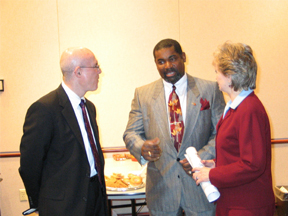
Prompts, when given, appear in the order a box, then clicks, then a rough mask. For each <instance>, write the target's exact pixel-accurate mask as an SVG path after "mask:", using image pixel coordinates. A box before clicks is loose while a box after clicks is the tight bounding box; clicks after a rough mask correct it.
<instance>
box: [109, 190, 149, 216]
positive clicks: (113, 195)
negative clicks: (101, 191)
mask: <svg viewBox="0 0 288 216" xmlns="http://www.w3.org/2000/svg"><path fill="white" fill-rule="evenodd" d="M107 195H108V209H109V215H110V216H111V215H112V214H111V212H112V209H113V208H126V207H131V209H132V216H136V215H137V210H136V207H137V206H144V205H146V201H144V202H141V203H136V200H137V199H145V198H146V194H145V187H144V188H141V189H138V190H134V191H126V192H118V191H107ZM112 200H130V201H131V204H123V205H112Z"/></svg>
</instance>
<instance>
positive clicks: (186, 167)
mask: <svg viewBox="0 0 288 216" xmlns="http://www.w3.org/2000/svg"><path fill="white" fill-rule="evenodd" d="M179 162H180V163H181V164H182V167H183V169H184V170H185V172H186V173H187V175H189V176H192V166H191V165H190V163H189V162H188V160H187V159H186V158H184V159H183V160H180V161H179Z"/></svg>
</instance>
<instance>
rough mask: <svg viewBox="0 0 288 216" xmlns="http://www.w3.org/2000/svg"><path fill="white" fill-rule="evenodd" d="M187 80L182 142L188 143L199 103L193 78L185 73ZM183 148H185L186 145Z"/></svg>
mask: <svg viewBox="0 0 288 216" xmlns="http://www.w3.org/2000/svg"><path fill="white" fill-rule="evenodd" d="M187 82H188V83H187V105H186V119H185V129H184V136H183V141H182V144H185V143H190V142H188V140H189V139H191V138H190V136H191V134H192V133H191V131H193V130H194V127H195V125H196V122H197V119H198V116H199V113H200V108H201V104H200V103H199V102H198V101H199V99H198V97H199V96H200V93H199V90H198V87H197V85H196V82H195V79H194V78H193V77H192V76H190V75H189V74H187ZM184 148H185V149H186V147H184Z"/></svg>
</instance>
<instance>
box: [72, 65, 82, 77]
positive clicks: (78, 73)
mask: <svg viewBox="0 0 288 216" xmlns="http://www.w3.org/2000/svg"><path fill="white" fill-rule="evenodd" d="M73 73H74V74H75V76H76V77H80V76H81V68H80V67H79V66H77V67H76V68H75V69H74V71H73Z"/></svg>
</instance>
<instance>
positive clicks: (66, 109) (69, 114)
mask: <svg viewBox="0 0 288 216" xmlns="http://www.w3.org/2000/svg"><path fill="white" fill-rule="evenodd" d="M57 93H58V95H59V105H60V106H61V107H62V108H63V109H62V115H63V116H64V118H65V120H66V121H67V124H68V125H69V127H70V128H71V130H72V132H73V134H74V135H75V137H76V138H77V140H78V142H79V143H81V145H82V147H83V148H84V149H85V147H84V143H83V139H82V134H81V131H80V128H79V125H78V121H77V119H76V116H75V113H74V110H73V107H72V105H71V103H70V101H69V98H68V96H67V95H66V93H65V91H64V89H63V88H62V86H61V85H60V86H59V88H58V89H57Z"/></svg>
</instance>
